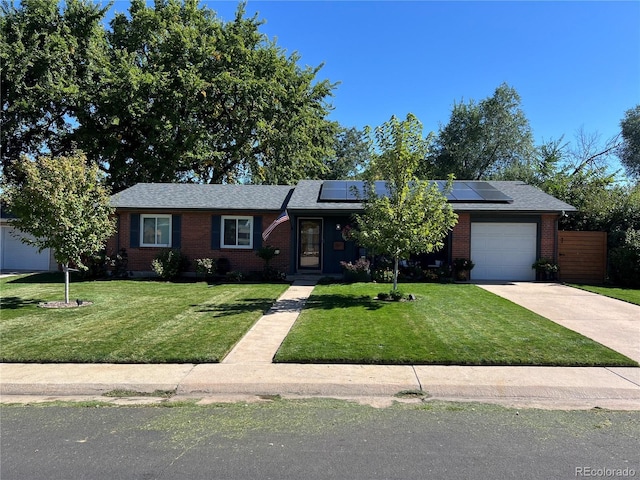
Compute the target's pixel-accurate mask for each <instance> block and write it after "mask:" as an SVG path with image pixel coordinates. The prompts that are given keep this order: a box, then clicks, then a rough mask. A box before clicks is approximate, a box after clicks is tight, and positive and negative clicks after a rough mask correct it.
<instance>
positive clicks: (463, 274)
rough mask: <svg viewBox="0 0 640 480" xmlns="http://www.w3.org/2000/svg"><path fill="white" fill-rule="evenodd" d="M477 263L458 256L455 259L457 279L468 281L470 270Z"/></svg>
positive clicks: (454, 268) (454, 266) (454, 269)
mask: <svg viewBox="0 0 640 480" xmlns="http://www.w3.org/2000/svg"><path fill="white" fill-rule="evenodd" d="M475 266H476V264H475V263H473V262H472V261H471V260H469V259H468V258H456V259H455V260H454V261H453V272H454V275H455V277H456V280H460V281H462V282H466V281H467V280H469V272H470V271H471V270H473V267H475Z"/></svg>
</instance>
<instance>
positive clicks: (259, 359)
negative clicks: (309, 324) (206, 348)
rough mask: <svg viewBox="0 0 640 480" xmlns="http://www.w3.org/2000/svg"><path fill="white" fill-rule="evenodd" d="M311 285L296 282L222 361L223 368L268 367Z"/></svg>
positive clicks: (300, 281)
mask: <svg viewBox="0 0 640 480" xmlns="http://www.w3.org/2000/svg"><path fill="white" fill-rule="evenodd" d="M314 286H315V282H314V281H309V280H296V281H295V282H293V284H292V285H291V287H289V288H288V289H287V290H286V291H285V292H284V293H283V294H282V295H281V296H280V298H278V300H277V301H276V303H275V304H274V305H273V307H271V309H270V310H269V311H268V312H267V313H266V314H265V315H264V316H263V317H262V318H260V319H259V320H258V321H257V322H256V324H255V325H254V326H253V327H252V328H251V329H250V330H249V331H248V332H247V334H246V335H245V336H244V337H243V338H242V339H241V340H240V341H239V342H238V343H237V344H236V346H235V347H234V348H233V349H232V350H231V352H229V354H228V355H227V356H226V357H225V358H224V359H223V360H222V363H223V364H258V365H264V364H270V363H271V360H272V358H273V356H274V355H275V353H276V352H277V351H278V348H279V347H280V344H281V343H282V341H283V340H284V339H285V337H286V336H287V334H288V333H289V330H290V329H291V327H292V326H293V324H294V323H295V321H296V319H297V318H298V315H299V314H300V310H302V308H304V304H305V303H306V301H307V298H309V295H311V292H312V291H313V288H314Z"/></svg>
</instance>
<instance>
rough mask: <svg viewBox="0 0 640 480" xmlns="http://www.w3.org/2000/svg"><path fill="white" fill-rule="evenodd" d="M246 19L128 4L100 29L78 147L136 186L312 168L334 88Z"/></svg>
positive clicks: (114, 180) (191, 6) (325, 147)
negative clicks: (102, 60)
mask: <svg viewBox="0 0 640 480" xmlns="http://www.w3.org/2000/svg"><path fill="white" fill-rule="evenodd" d="M260 25H261V22H260V21H259V20H258V19H257V18H256V17H253V18H246V17H245V10H244V5H243V4H240V6H239V7H238V10H237V13H236V17H235V19H234V20H233V21H230V22H227V23H224V22H222V21H221V20H220V19H218V18H217V17H216V15H215V13H214V12H213V11H212V10H209V9H207V8H200V7H199V6H198V4H197V1H196V0H185V1H184V2H181V1H179V0H168V1H164V2H156V3H155V5H154V6H153V7H150V6H147V4H146V2H144V1H143V0H133V1H132V3H131V7H130V9H129V13H128V15H125V14H118V15H116V17H115V18H114V19H113V21H112V22H111V31H110V32H109V33H108V42H109V47H108V52H109V59H108V60H109V61H108V63H107V64H105V66H104V72H103V76H102V83H101V88H100V91H99V92H97V95H96V96H95V97H94V98H93V101H91V102H89V103H87V104H86V108H85V110H84V111H83V113H82V115H81V116H80V124H81V128H80V130H79V132H78V133H79V144H80V145H81V146H82V147H83V148H84V149H85V150H86V151H87V153H88V154H89V155H90V156H92V157H96V158H99V159H100V162H101V165H102V167H103V168H104V169H105V171H107V172H108V174H109V178H110V182H111V184H112V185H113V186H114V188H115V189H117V190H119V189H122V188H125V187H127V186H129V185H131V184H133V183H136V182H140V181H196V182H205V183H221V182H237V181H240V180H242V181H251V182H253V183H289V182H293V181H295V180H297V179H299V178H301V177H304V176H307V175H310V174H312V173H313V172H316V171H319V170H320V169H321V168H322V165H321V160H320V159H322V158H323V157H325V156H326V155H327V154H328V153H329V152H330V150H331V147H332V140H333V136H334V133H335V131H336V126H335V124H334V123H332V122H329V121H327V120H326V119H325V116H326V115H327V113H328V111H329V108H330V106H329V105H328V104H327V103H326V99H327V97H328V96H330V95H331V92H332V89H333V88H334V87H333V85H332V84H330V83H329V82H328V81H317V80H316V75H317V73H318V71H319V69H320V67H317V68H304V69H302V68H300V67H299V66H298V65H297V62H298V60H299V57H298V56H297V54H292V55H289V56H287V55H286V54H285V52H284V51H282V50H281V49H280V48H279V47H277V46H276V44H275V43H273V42H272V41H270V40H269V39H268V38H267V37H266V36H265V35H264V34H261V33H260V32H259V30H258V29H259V27H260Z"/></svg>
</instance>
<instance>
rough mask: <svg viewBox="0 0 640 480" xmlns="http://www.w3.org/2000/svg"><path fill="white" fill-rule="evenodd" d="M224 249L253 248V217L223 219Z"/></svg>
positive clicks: (221, 239) (228, 217) (222, 245)
mask: <svg viewBox="0 0 640 480" xmlns="http://www.w3.org/2000/svg"><path fill="white" fill-rule="evenodd" d="M221 230H222V231H221V232H220V246H221V247H222V248H253V217H232V216H223V217H222V229H221Z"/></svg>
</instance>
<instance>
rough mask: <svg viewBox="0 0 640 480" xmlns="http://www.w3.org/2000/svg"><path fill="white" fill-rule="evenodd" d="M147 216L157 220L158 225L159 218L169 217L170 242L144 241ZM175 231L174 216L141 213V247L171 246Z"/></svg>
mask: <svg viewBox="0 0 640 480" xmlns="http://www.w3.org/2000/svg"><path fill="white" fill-rule="evenodd" d="M147 218H153V219H155V220H156V225H157V223H158V219H159V218H168V219H169V242H168V243H145V241H144V221H145V219H147ZM172 232H173V224H172V216H171V215H165V214H158V215H149V214H141V215H140V246H141V247H163V248H171V235H172Z"/></svg>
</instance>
